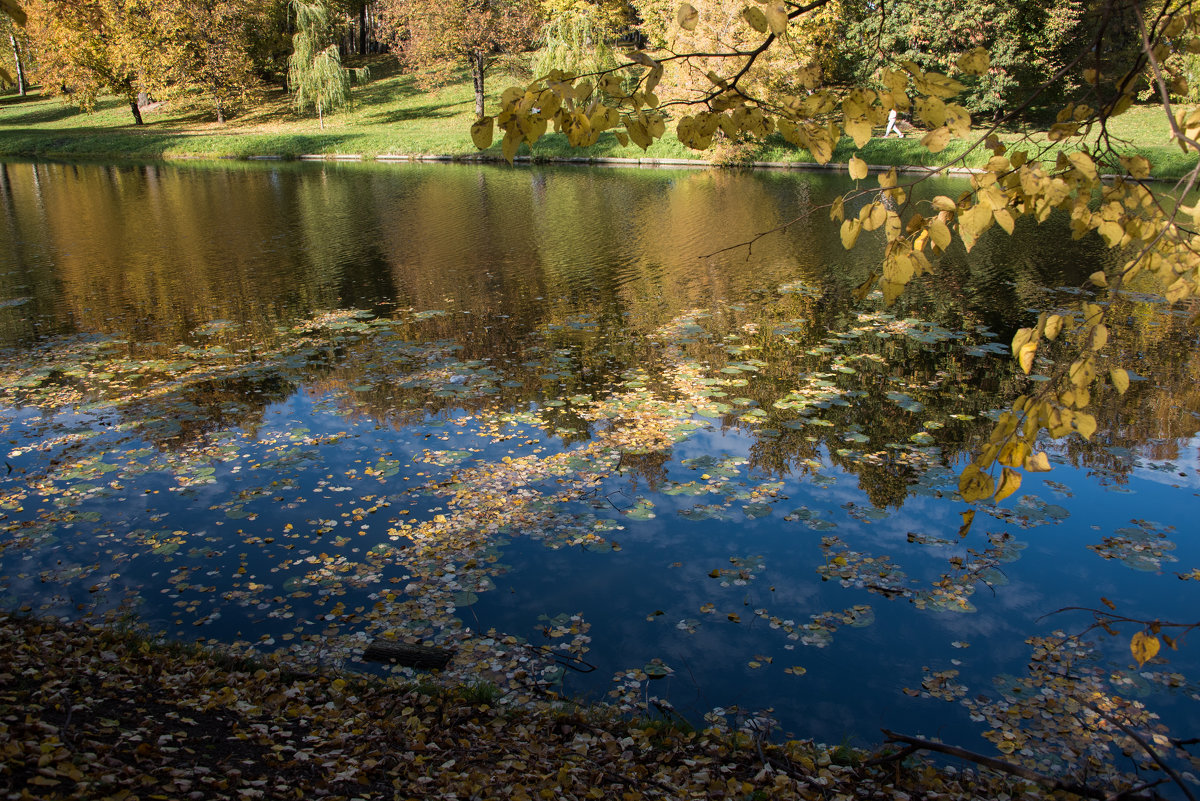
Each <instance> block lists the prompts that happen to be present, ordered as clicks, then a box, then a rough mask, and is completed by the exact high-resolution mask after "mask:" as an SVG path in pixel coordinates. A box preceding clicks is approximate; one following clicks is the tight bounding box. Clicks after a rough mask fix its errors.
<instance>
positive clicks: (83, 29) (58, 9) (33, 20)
mask: <svg viewBox="0 0 1200 801" xmlns="http://www.w3.org/2000/svg"><path fill="white" fill-rule="evenodd" d="M156 8H157V4H156V3H154V2H151V1H150V0H76V1H75V2H70V3H63V2H54V1H53V0H31V2H30V3H28V5H27V11H28V12H29V35H30V38H31V40H32V41H33V42H34V43H35V44H36V47H37V51H38V54H39V59H38V77H39V79H40V80H41V82H42V83H43V84H44V85H45V86H46V87H47V88H48V90H49V91H50V92H51V93H53V94H58V95H62V96H64V97H65V98H66V99H67V100H68V101H69V102H71V103H73V104H75V105H77V106H79V107H80V108H83V109H92V108H94V107H95V105H96V101H97V100H98V99H99V97H100V96H101V95H103V94H113V95H116V96H117V97H120V98H122V99H123V100H126V101H127V102H128V103H129V109H130V112H131V113H132V114H133V119H134V122H135V123H136V124H138V125H141V124H142V113H141V110H140V108H139V107H138V95H139V94H141V93H148V92H153V91H155V90H156V89H158V88H160V87H163V86H166V85H167V83H168V79H167V70H166V67H167V64H166V61H165V59H164V58H163V56H164V52H163V47H162V38H161V36H160V32H159V30H158V29H157V15H156V14H155V11H156Z"/></svg>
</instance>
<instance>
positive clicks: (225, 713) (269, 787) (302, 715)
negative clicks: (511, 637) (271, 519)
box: [0, 613, 1028, 801]
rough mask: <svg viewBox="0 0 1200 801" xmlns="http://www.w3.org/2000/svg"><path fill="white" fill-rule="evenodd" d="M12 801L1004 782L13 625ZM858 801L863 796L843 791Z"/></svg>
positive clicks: (4, 773)
mask: <svg viewBox="0 0 1200 801" xmlns="http://www.w3.org/2000/svg"><path fill="white" fill-rule="evenodd" d="M0 649H3V652H4V653H5V654H8V655H9V656H10V658H9V659H6V661H5V664H4V665H3V666H2V667H0V755H2V756H3V760H2V761H0V787H4V788H8V793H7V794H6V795H5V797H7V798H37V799H43V800H44V801H54V800H55V799H67V798H80V799H101V798H106V799H108V798H111V799H135V798H163V799H177V798H178V799H189V798H197V799H199V798H203V799H240V800H241V801H246V800H248V799H262V798H267V799H308V798H331V799H337V798H342V799H345V798H397V799H405V798H511V799H536V798H561V799H585V798H586V799H595V798H618V799H619V798H624V799H631V801H632V799H640V798H731V799H732V798H737V799H767V798H771V799H799V798H822V797H824V798H830V797H835V796H836V797H851V796H853V797H858V798H875V799H884V798H908V797H927V798H934V797H936V798H944V799H958V798H980V797H990V798H996V797H1001V795H1000V794H1005V796H1011V797H1016V796H1018V795H1020V794H1021V791H1022V790H1026V789H1028V788H1024V787H1022V786H1021V784H1020V783H1019V782H1013V781H1010V780H1007V779H1003V778H994V777H993V778H989V777H986V776H985V777H972V776H971V775H969V774H968V773H965V772H950V771H943V770H938V769H936V768H934V767H932V766H930V765H929V764H928V763H925V762H922V761H919V760H913V759H908V760H906V761H904V762H887V763H885V764H882V765H879V766H877V767H869V766H867V765H866V764H864V755H863V754H861V753H859V752H856V751H853V750H851V749H849V748H846V747H845V746H839V747H836V748H828V747H825V746H820V745H816V744H814V743H812V742H809V741H791V742H787V743H772V742H769V741H766V740H761V739H755V738H751V737H750V736H748V735H744V734H733V733H728V732H721V731H717V730H715V729H710V730H703V731H700V730H694V729H692V728H691V727H689V726H687V725H684V724H682V723H680V722H678V721H676V722H669V721H662V720H659V721H651V720H627V719H622V718H619V717H616V716H614V715H612V714H611V713H608V712H605V711H604V710H597V709H589V708H582V707H578V706H574V705H571V704H564V703H557V702H551V701H546V702H545V703H540V704H536V705H533V706H526V707H520V708H516V707H511V706H505V705H504V704H503V703H502V699H499V698H497V693H496V691H494V690H492V689H491V688H489V687H486V686H484V687H480V686H472V687H466V688H439V687H436V686H434V685H433V684H432V683H431V682H425V683H421V684H409V683H402V682H400V681H398V680H395V679H390V680H382V679H375V678H371V677H364V676H361V675H356V674H354V673H348V672H341V673H339V672H334V671H328V670H327V671H317V672H311V673H309V672H297V671H295V670H291V671H289V670H286V669H282V668H281V667H280V666H279V665H277V664H274V663H271V662H253V661H249V660H246V659H237V658H232V657H229V656H223V655H221V654H219V653H217V652H214V651H207V650H204V649H200V648H196V647H190V646H181V645H168V644H162V643H156V642H153V641H149V640H146V639H144V638H142V637H140V636H138V635H136V634H132V633H128V632H123V631H121V630H119V629H113V628H109V627H96V626H89V625H85V624H66V625H64V624H60V623H53V622H38V621H33V620H29V619H23V618H14V617H9V616H7V615H5V614H4V613H0ZM842 794H847V795H842Z"/></svg>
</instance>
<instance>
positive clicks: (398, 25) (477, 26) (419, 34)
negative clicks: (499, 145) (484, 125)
mask: <svg viewBox="0 0 1200 801" xmlns="http://www.w3.org/2000/svg"><path fill="white" fill-rule="evenodd" d="M541 15H542V12H541V6H540V5H539V3H538V2H537V0H384V2H383V3H382V4H381V8H380V19H381V22H382V23H383V24H384V26H385V30H386V31H387V34H388V36H389V38H390V40H391V42H392V44H393V45H394V46H395V47H397V49H398V50H399V51H400V54H401V58H402V60H403V61H404V63H405V64H406V65H408V66H409V67H410V68H412V69H414V70H416V71H417V72H418V74H419V77H420V78H421V79H422V82H423V83H424V84H425V85H436V84H437V83H439V82H441V81H445V80H448V79H450V78H452V77H453V76H454V75H455V73H456V72H457V71H458V70H460V69H462V68H464V67H465V68H467V69H469V70H470V71H471V78H472V81H473V83H474V86H475V113H476V115H477V116H480V117H482V116H483V111H484V79H485V77H486V76H487V75H488V73H489V72H490V71H491V70H492V69H493V68H494V67H495V66H496V65H497V64H498V63H500V62H501V61H502V60H504V59H505V58H507V57H512V56H514V55H517V54H521V53H525V52H526V51H528V50H530V49H531V48H532V47H533V45H534V43H535V42H536V38H537V33H538V29H539V26H540V24H541Z"/></svg>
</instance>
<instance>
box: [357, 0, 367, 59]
mask: <svg viewBox="0 0 1200 801" xmlns="http://www.w3.org/2000/svg"><path fill="white" fill-rule="evenodd" d="M358 54H359V55H360V56H365V55H366V54H367V4H366V3H363V4H362V8H360V9H359V10H358Z"/></svg>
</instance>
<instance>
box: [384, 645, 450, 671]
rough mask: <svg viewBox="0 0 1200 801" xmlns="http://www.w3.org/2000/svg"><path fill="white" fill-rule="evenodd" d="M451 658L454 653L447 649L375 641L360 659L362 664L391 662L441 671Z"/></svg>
mask: <svg viewBox="0 0 1200 801" xmlns="http://www.w3.org/2000/svg"><path fill="white" fill-rule="evenodd" d="M452 656H454V651H452V650H450V649H448V648H437V647H435V646H432V645H413V644H412V643H407V642H399V641H396V640H376V641H375V642H373V643H371V644H370V645H368V646H367V650H365V651H363V655H362V659H363V661H364V662H391V663H393V664H396V665H403V666H404V667H412V668H422V669H424V670H434V669H436V670H443V669H445V667H446V664H447V663H448V662H449V661H450V657H452Z"/></svg>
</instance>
